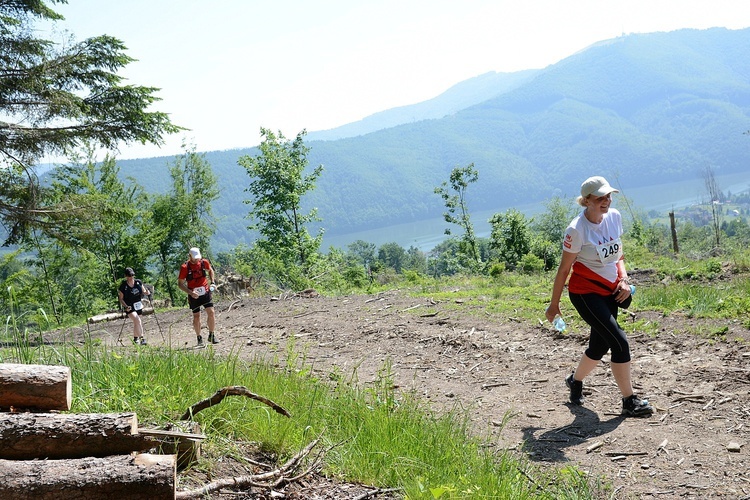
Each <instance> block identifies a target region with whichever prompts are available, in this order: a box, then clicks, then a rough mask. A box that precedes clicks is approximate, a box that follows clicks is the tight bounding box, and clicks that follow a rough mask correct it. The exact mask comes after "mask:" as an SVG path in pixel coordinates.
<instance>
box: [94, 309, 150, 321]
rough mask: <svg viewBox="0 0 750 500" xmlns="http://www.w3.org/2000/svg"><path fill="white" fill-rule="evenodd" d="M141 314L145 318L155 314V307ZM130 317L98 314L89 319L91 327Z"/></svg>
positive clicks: (122, 314)
mask: <svg viewBox="0 0 750 500" xmlns="http://www.w3.org/2000/svg"><path fill="white" fill-rule="evenodd" d="M141 313H142V314H143V315H144V316H147V315H149V314H153V313H154V308H153V307H144V308H143V310H142V311H141ZM127 317H128V315H127V314H125V313H124V312H113V313H104V314H97V315H96V316H91V317H90V318H89V319H88V322H89V324H90V325H93V324H94V323H101V322H102V321H113V320H116V319H124V318H127Z"/></svg>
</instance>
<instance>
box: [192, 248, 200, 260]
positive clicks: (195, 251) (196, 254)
mask: <svg viewBox="0 0 750 500" xmlns="http://www.w3.org/2000/svg"><path fill="white" fill-rule="evenodd" d="M190 256H191V257H192V258H194V259H200V258H201V249H200V248H198V247H193V248H191V249H190Z"/></svg>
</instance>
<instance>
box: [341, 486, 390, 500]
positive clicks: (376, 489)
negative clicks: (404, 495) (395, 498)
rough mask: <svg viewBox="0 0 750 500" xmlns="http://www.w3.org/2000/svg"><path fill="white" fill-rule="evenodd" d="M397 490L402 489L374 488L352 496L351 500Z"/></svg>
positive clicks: (359, 499)
mask: <svg viewBox="0 0 750 500" xmlns="http://www.w3.org/2000/svg"><path fill="white" fill-rule="evenodd" d="M397 491H402V489H401V488H375V489H374V490H370V491H367V492H365V493H362V494H361V495H359V496H357V497H354V498H353V499H352V500H365V499H367V498H370V497H374V496H375V495H382V494H387V493H396V492H397Z"/></svg>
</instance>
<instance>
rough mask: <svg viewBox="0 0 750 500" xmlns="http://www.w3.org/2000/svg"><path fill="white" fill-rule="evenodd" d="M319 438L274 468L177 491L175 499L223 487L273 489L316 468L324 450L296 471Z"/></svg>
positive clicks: (203, 494)
mask: <svg viewBox="0 0 750 500" xmlns="http://www.w3.org/2000/svg"><path fill="white" fill-rule="evenodd" d="M320 440H321V438H317V439H316V440H315V441H313V442H311V443H310V444H308V445H307V446H305V448H304V449H302V450H301V451H300V452H299V453H297V454H296V455H294V456H293V457H292V458H290V459H289V460H287V461H286V463H284V464H283V465H281V466H280V467H279V468H277V469H275V470H272V471H270V472H264V473H262V474H251V475H249V476H239V477H232V478H227V479H220V480H218V481H214V482H212V483H209V484H207V485H205V486H203V487H201V488H198V489H195V490H188V491H178V492H177V494H176V495H175V500H189V499H193V498H203V497H205V496H207V495H209V494H211V493H213V492H216V491H219V490H221V489H223V488H247V487H251V488H252V487H255V488H263V489H266V490H275V489H278V488H279V487H280V486H283V485H285V484H289V483H291V482H293V481H298V480H299V479H301V478H303V477H305V476H307V475H309V474H311V473H313V472H315V471H316V470H318V468H319V467H320V465H321V463H322V462H323V456H324V454H325V453H324V451H321V452H319V453H318V454H317V455H316V456H315V457H314V458H313V460H312V463H311V464H310V465H309V466H308V467H307V468H306V469H304V470H303V471H302V472H298V468H299V467H300V464H301V463H302V461H303V460H304V459H305V458H306V457H307V456H308V455H309V454H310V453H311V452H312V450H313V448H315V446H317V445H318V443H319V442H320Z"/></svg>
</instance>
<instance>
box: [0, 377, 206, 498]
mask: <svg viewBox="0 0 750 500" xmlns="http://www.w3.org/2000/svg"><path fill="white" fill-rule="evenodd" d="M71 392H72V391H71V373H70V368H69V367H65V366H46V365H20V364H10V363H5V364H0V443H2V445H1V446H0V477H2V478H3V480H2V481H0V498H2V499H4V500H16V499H28V498H35V499H52V498H55V499H57V498H78V499H83V500H86V499H89V498H90V499H100V498H118V499H128V500H130V499H133V500H136V499H152V500H153V499H174V498H175V496H176V484H177V465H176V464H177V457H176V456H175V455H158V454H151V453H145V452H146V451H148V450H152V449H154V448H157V447H159V445H160V443H161V441H160V437H163V436H159V432H157V431H148V432H139V429H138V418H137V416H136V415H135V413H115V414H65V413H57V412H58V411H68V410H70V404H71ZM188 436H189V437H191V438H193V439H200V438H201V437H204V436H199V435H195V434H189V435H188Z"/></svg>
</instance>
